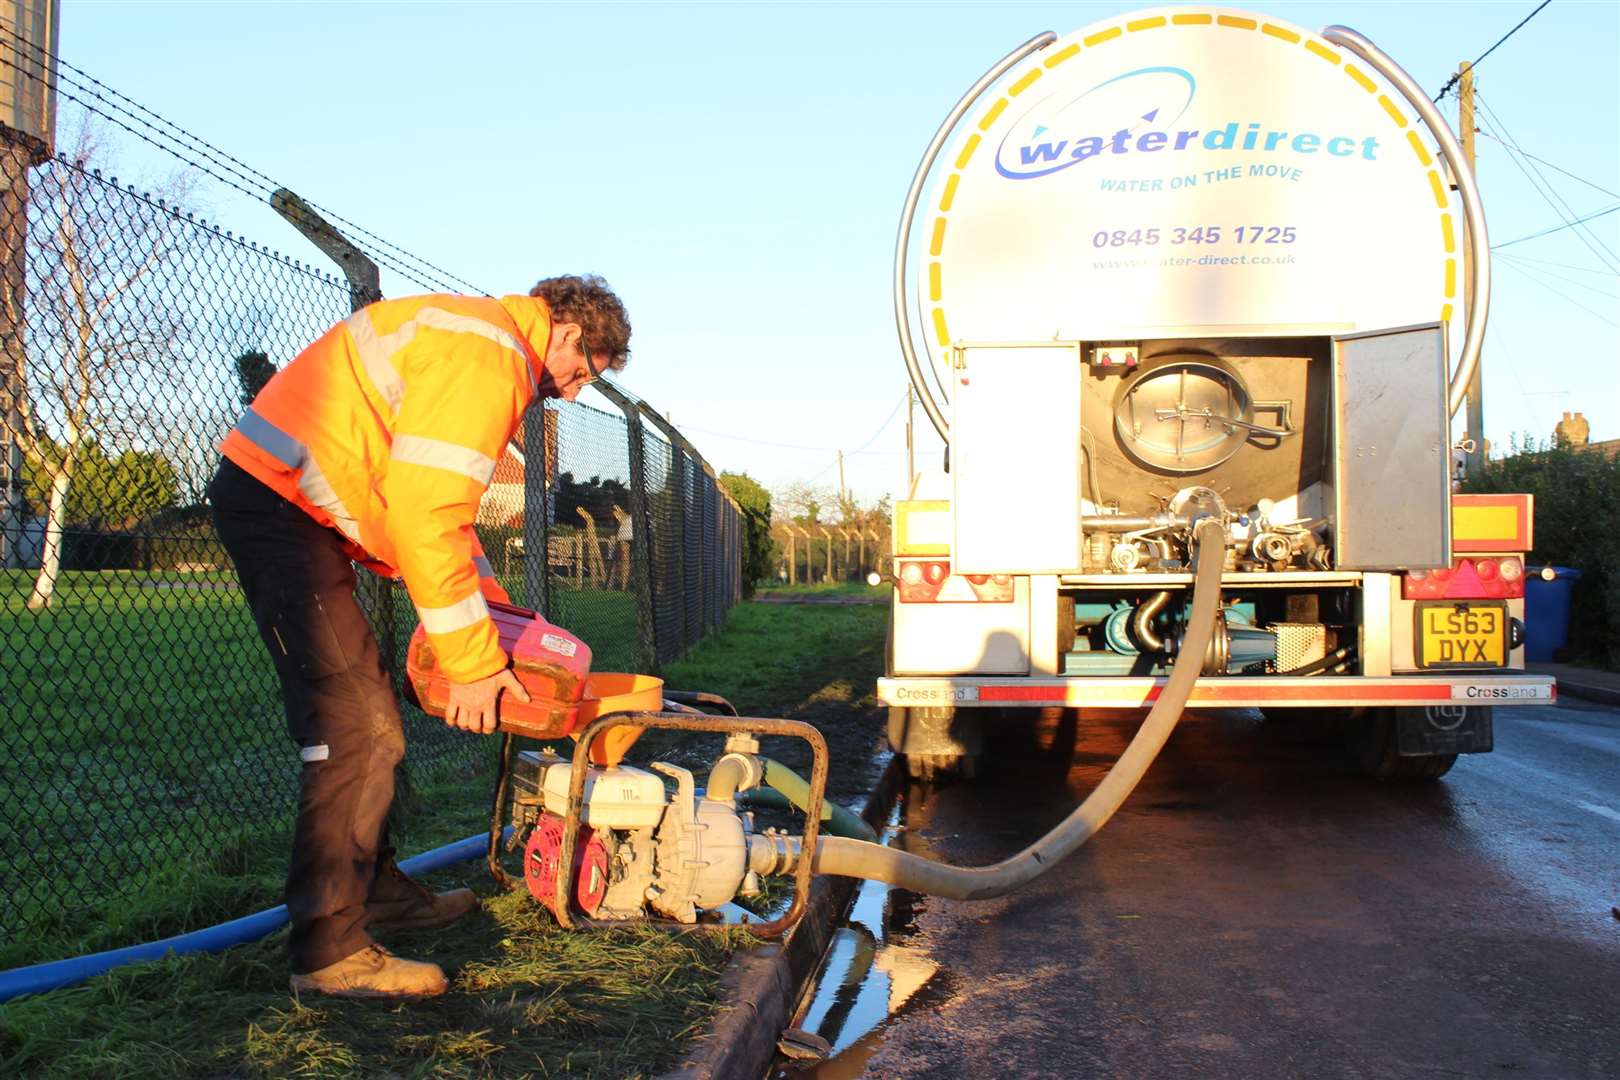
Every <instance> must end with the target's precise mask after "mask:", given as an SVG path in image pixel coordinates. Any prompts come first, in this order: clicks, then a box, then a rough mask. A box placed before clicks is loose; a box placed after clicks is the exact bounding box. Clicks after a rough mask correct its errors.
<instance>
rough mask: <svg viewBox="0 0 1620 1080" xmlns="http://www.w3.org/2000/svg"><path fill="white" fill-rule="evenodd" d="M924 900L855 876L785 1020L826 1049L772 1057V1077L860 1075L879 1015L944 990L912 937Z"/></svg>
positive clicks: (948, 982)
mask: <svg viewBox="0 0 1620 1080" xmlns="http://www.w3.org/2000/svg"><path fill="white" fill-rule="evenodd" d="M902 805H903V804H902V803H901V802H900V801H896V803H895V806H894V809H893V810H892V811H891V812H890V815H889V820H888V823H887V825H886V826H885V828H884V832H883V842H884V843H886V844H892V843H894V842H895V838H896V837H897V836H898V835H899V834H900V832H901V831H902V827H901V825H900V820H901V807H902ZM900 846H906V847H909V846H910V845H900ZM925 903H926V899H925V898H924V897H921V896H918V895H917V894H916V893H912V892H907V891H905V890H904V889H896V888H892V887H891V886H888V885H885V884H883V883H882V882H877V881H863V882H861V883H860V885H859V887H857V889H856V891H855V896H854V900H853V902H852V903H851V904H850V909H849V913H848V915H846V916H845V919H844V922H843V924H842V925H840V926H839V928H838V929H837V930H835V931H833V937H832V942H831V944H830V945H829V947H828V949H827V955H826V957H825V958H824V959H823V961H822V965H821V968H820V970H818V971H817V972H816V976H815V978H814V980H813V981H812V982H811V985H810V987H809V989H808V990H807V991H806V993H805V1000H804V1003H803V1004H802V1005H801V1007H800V1011H799V1013H798V1015H797V1016H796V1017H795V1018H794V1020H793V1022H792V1024H791V1025H790V1026H792V1027H797V1028H802V1029H804V1030H805V1031H810V1032H814V1033H815V1034H817V1035H820V1036H821V1037H822V1038H823V1039H826V1040H827V1042H829V1043H830V1044H832V1054H831V1055H830V1056H829V1057H827V1058H826V1059H825V1060H823V1061H817V1062H798V1061H792V1060H789V1059H787V1058H784V1057H781V1056H778V1057H777V1059H776V1061H775V1062H774V1063H773V1065H772V1066H771V1070H770V1072H769V1073H768V1075H769V1076H770V1077H771V1078H772V1080H789V1078H791V1080H844V1078H846V1077H855V1076H859V1075H860V1074H861V1072H862V1071H863V1070H864V1069H865V1066H866V1062H867V1059H869V1058H870V1057H871V1056H872V1054H873V1053H874V1052H875V1051H876V1050H877V1049H878V1047H880V1046H881V1045H882V1044H883V1038H884V1034H885V1021H887V1020H888V1019H889V1018H891V1017H893V1016H895V1015H896V1014H898V1013H899V1012H900V1011H901V1010H903V1009H906V1008H908V1007H913V1008H914V1007H918V1006H927V1005H930V1004H937V1003H938V1002H941V1001H944V1000H946V999H947V998H949V997H950V996H951V988H952V986H953V985H954V982H955V979H954V976H953V975H952V973H951V972H950V971H948V970H946V969H944V968H942V967H941V966H940V965H939V964H938V963H936V962H935V961H934V960H933V959H932V957H930V956H929V953H928V950H927V948H926V947H924V946H923V944H922V943H920V942H915V941H912V940H911V939H912V938H913V937H914V936H915V934H916V930H917V923H916V918H917V915H918V913H919V912H921V911H922V910H923V907H924V905H925Z"/></svg>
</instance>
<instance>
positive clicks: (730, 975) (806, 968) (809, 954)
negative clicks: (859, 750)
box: [658, 757, 901, 1080]
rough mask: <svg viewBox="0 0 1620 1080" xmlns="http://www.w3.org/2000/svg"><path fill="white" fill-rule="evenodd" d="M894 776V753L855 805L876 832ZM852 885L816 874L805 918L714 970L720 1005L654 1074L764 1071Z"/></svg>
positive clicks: (702, 1077) (695, 1076) (667, 1078)
mask: <svg viewBox="0 0 1620 1080" xmlns="http://www.w3.org/2000/svg"><path fill="white" fill-rule="evenodd" d="M900 776H901V765H900V759H899V758H896V757H891V758H890V759H889V763H888V765H887V766H885V768H884V770H883V773H882V775H881V776H880V777H879V778H878V782H877V784H876V786H875V787H874V788H873V789H872V792H871V793H870V794H869V795H867V797H866V804H865V805H864V806H862V807H861V809H860V815H861V817H862V818H864V819H865V821H866V823H867V824H868V825H871V826H872V828H873V829H875V830H878V831H879V832H881V831H882V828H883V823H884V819H885V817H886V816H887V815H888V812H889V807H890V805H891V804H892V803H893V802H894V797H895V794H896V793H897V792H898V790H899V785H900ZM855 884H856V883H855V880H854V879H853V878H845V877H818V878H816V879H815V880H814V881H813V882H812V883H811V886H810V901H809V904H808V906H807V907H806V908H805V913H804V917H803V918H802V919H800V920H799V924H798V925H797V926H795V927H794V928H793V931H792V932H791V933H790V934H789V935H788V937H787V939H786V940H785V941H782V942H780V943H776V944H770V945H761V946H760V947H759V948H756V949H750V950H748V951H746V952H739V953H737V954H736V955H735V956H733V957H732V958H731V960H730V962H729V963H727V964H726V968H725V970H724V971H723V972H721V975H720V1003H721V1004H720V1011H719V1012H718V1013H717V1014H716V1015H715V1018H714V1019H713V1020H712V1021H711V1022H710V1024H709V1026H708V1028H707V1029H706V1030H705V1031H704V1032H703V1033H702V1034H701V1035H699V1036H697V1038H696V1039H695V1040H694V1045H693V1048H692V1051H691V1052H690V1053H689V1054H688V1055H687V1056H686V1059H685V1060H684V1061H682V1062H681V1063H680V1064H679V1065H677V1066H675V1067H674V1068H673V1069H670V1070H669V1071H667V1072H664V1073H662V1074H660V1075H659V1077H658V1080H757V1078H758V1077H759V1076H761V1075H763V1073H764V1072H765V1069H766V1068H767V1067H768V1066H769V1065H770V1063H771V1058H772V1057H773V1056H774V1055H775V1054H776V1040H777V1038H778V1037H779V1036H780V1035H781V1033H782V1031H783V1029H784V1028H786V1027H787V1025H788V1022H789V1021H790V1020H791V1019H792V1017H793V1011H794V1009H795V1008H796V1006H797V1005H798V1001H799V995H800V993H801V991H802V990H803V989H804V985H805V983H806V982H807V981H808V980H809V979H810V978H811V977H812V976H814V975H815V973H816V969H817V968H818V967H820V966H821V958H822V956H823V955H824V954H825V953H826V951H827V946H828V944H829V943H830V942H831V941H832V934H833V930H834V929H835V928H836V927H837V925H838V921H839V919H840V918H842V917H843V914H844V911H845V909H846V908H847V907H848V906H849V899H850V894H851V893H853V892H854V891H855Z"/></svg>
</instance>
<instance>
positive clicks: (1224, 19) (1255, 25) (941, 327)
mask: <svg viewBox="0 0 1620 1080" xmlns="http://www.w3.org/2000/svg"><path fill="white" fill-rule="evenodd" d="M1165 22H1166V20H1165V17H1164V16H1163V15H1155V16H1152V17H1151V18H1146V19H1134V20H1132V21H1130V22H1127V23H1126V24H1125V25H1124V27H1123V28H1121V27H1118V26H1111V27H1109V28H1108V29H1106V30H1099V31H1098V32H1097V33H1095V34H1091V35H1090V36H1088V37H1086V38H1085V39H1084V40H1085V43H1086V46H1087V47H1088V48H1095V47H1096V46H1098V45H1102V44H1104V43H1105V42H1109V41H1112V40H1114V39H1115V38H1117V37H1120V36H1121V35H1122V34H1123V33H1124V32H1125V31H1130V32H1131V33H1140V32H1142V31H1144V30H1155V29H1158V28H1159V27H1162V26H1164V25H1165ZM1169 22H1170V24H1171V25H1174V26H1208V25H1210V23H1211V22H1214V23H1216V24H1218V25H1220V26H1226V27H1231V28H1232V29H1234V30H1259V31H1260V32H1261V33H1263V34H1265V35H1266V36H1267V37H1270V38H1273V39H1275V40H1277V41H1283V42H1287V43H1288V44H1292V45H1302V46H1303V47H1304V48H1305V51H1306V52H1309V53H1311V54H1312V55H1313V56H1318V57H1320V58H1322V59H1323V60H1326V61H1327V62H1328V63H1330V64H1333V65H1335V66H1339V67H1340V68H1341V70H1342V71H1343V72H1344V73H1345V74H1346V75H1348V76H1349V77H1350V78H1351V79H1352V80H1353V81H1354V82H1355V84H1356V85H1357V86H1359V87H1361V88H1362V89H1363V90H1365V91H1367V92H1368V93H1369V94H1376V95H1377V97H1378V104H1379V106H1380V107H1381V108H1382V109H1383V110H1384V112H1385V113H1386V114H1387V115H1388V116H1389V118H1390V121H1391V122H1392V123H1394V124H1395V125H1396V126H1397V127H1399V128H1402V129H1405V130H1406V140H1407V144H1408V145H1409V146H1411V148H1412V152H1413V153H1414V154H1415V155H1416V156H1417V159H1418V163H1419V164H1420V165H1421V166H1423V168H1424V169H1425V170H1426V172H1427V174H1428V179H1429V187H1430V190H1432V191H1433V192H1434V201H1435V205H1436V206H1438V207H1439V208H1440V232H1441V237H1442V239H1443V240H1444V242H1445V249H1446V253H1447V254H1448V255H1450V254H1454V253H1455V252H1456V250H1457V240H1456V227H1455V226H1454V225H1453V223H1452V219H1451V210H1450V206H1449V205H1448V201H1447V198H1446V187H1445V183H1444V181H1443V180H1442V179H1441V177H1440V174H1439V172H1438V171H1436V170H1435V169H1433V168H1431V167H1430V166H1432V165H1433V164H1434V156H1433V155H1432V154H1430V153H1429V149H1428V147H1426V146H1424V145H1423V140H1422V139H1421V138H1419V137H1418V133H1417V132H1416V131H1415V130H1412V128H1411V121H1410V120H1408V119H1407V117H1406V115H1405V114H1404V113H1402V112H1401V109H1400V107H1399V106H1398V105H1396V103H1395V102H1394V101H1393V100H1391V99H1390V97H1389V96H1388V95H1387V94H1380V93H1379V92H1378V84H1377V83H1375V82H1374V81H1373V80H1372V79H1370V78H1368V77H1367V75H1366V74H1365V73H1364V72H1362V71H1361V70H1360V69H1359V68H1357V67H1356V66H1355V65H1354V64H1350V63H1347V62H1345V60H1344V58H1343V57H1342V56H1341V55H1340V54H1339V53H1338V51H1337V50H1335V49H1333V48H1332V47H1331V46H1328V45H1326V44H1324V43H1322V42H1320V41H1317V40H1316V39H1314V38H1303V39H1302V38H1301V37H1300V35H1299V34H1298V33H1296V32H1294V31H1293V30H1290V29H1288V28H1287V27H1285V26H1277V25H1275V24H1273V23H1264V24H1262V23H1260V22H1259V21H1258V20H1255V19H1245V18H1243V17H1241V16H1238V15H1216V16H1211V15H1207V14H1200V13H1195V12H1188V13H1185V14H1180V15H1171V16H1170V18H1169ZM1079 52H1080V46H1079V45H1078V44H1075V43H1073V42H1071V43H1070V44H1068V45H1066V46H1065V47H1064V48H1062V49H1060V50H1058V51H1057V52H1056V53H1054V54H1052V55H1051V56H1049V57H1047V58H1046V59H1045V60H1044V61H1042V67H1032V68H1030V69H1029V70H1028V71H1026V72H1025V73H1024V74H1023V75H1022V76H1020V77H1019V78H1018V81H1017V82H1014V83H1013V84H1012V85H1011V86H1009V87H1008V88H1007V93H1006V95H1005V96H1003V97H1000V98H997V99H996V100H995V102H994V103H993V104H991V106H990V108H989V109H988V110H986V111H985V114H984V116H983V117H982V118H980V120H979V124H978V127H979V130H980V131H989V130H990V128H991V127H992V126H993V125H994V124H995V122H996V120H997V119H999V118H1000V116H1001V114H1002V113H1003V112H1004V111H1005V110H1006V108H1007V106H1008V105H1009V104H1011V102H1012V99H1013V98H1015V97H1017V96H1018V95H1019V94H1022V93H1023V92H1024V91H1025V90H1028V89H1029V88H1030V87H1031V86H1032V85H1033V84H1034V83H1035V81H1036V80H1037V79H1039V78H1040V77H1041V74H1042V68H1044V69H1045V70H1048V71H1050V70H1051V69H1052V68H1055V67H1057V66H1058V65H1059V64H1061V63H1063V62H1064V61H1065V60H1069V59H1071V58H1072V57H1074V56H1077V55H1078V54H1079ZM979 142H980V138H979V136H978V135H976V134H975V135H970V136H969V137H968V140H967V142H966V143H965V144H964V145H963V147H962V151H961V153H959V154H958V155H957V157H956V169H955V171H953V172H952V173H951V174H950V175H949V176H947V177H946V179H945V193H944V195H943V196H942V197H941V198H940V200H939V209H940V213H942V214H944V213H948V212H949V211H950V209H951V206H952V204H953V203H954V202H955V199H956V189H957V186H958V184H959V183H960V182H961V171H962V169H964V168H965V167H966V166H967V163H968V161H969V160H970V159H971V158H972V157H973V152H974V151H975V150H977V149H978V148H979ZM944 244H945V219H944V218H936V219H935V221H934V232H933V236H932V237H931V238H930V241H929V245H928V253H929V255H931V256H932V257H933V258H934V259H936V260H937V259H938V258H939V255H940V252H941V251H943V250H944ZM941 273H942V265H941V264H940V263H939V262H937V261H935V262H932V263H930V264H929V265H928V286H929V288H928V292H929V300H930V301H932V302H933V303H934V304H935V305H939V304H940V303H941V300H942V296H943V293H942V291H941V285H940V276H941ZM1456 295H1457V260H1456V259H1447V260H1446V269H1445V296H1446V299H1447V300H1452V299H1455V298H1456ZM931 314H932V318H933V322H934V331H935V334H936V337H937V340H938V341H939V343H940V344H941V345H945V346H947V347H948V346H949V343H950V336H949V335H948V334H947V333H946V330H945V327H946V323H945V311H944V308H943V307H940V306H935V307H934V308H933V310H932V312H931ZM1451 314H1452V305H1451V304H1450V303H1446V304H1442V305H1441V307H1440V321H1441V322H1442V323H1449V322H1450V321H1451Z"/></svg>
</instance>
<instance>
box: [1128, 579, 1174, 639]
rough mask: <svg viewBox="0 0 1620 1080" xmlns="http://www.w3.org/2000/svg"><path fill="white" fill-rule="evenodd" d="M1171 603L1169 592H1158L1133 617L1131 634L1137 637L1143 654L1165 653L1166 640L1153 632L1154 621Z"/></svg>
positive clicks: (1144, 602) (1143, 603) (1145, 601)
mask: <svg viewBox="0 0 1620 1080" xmlns="http://www.w3.org/2000/svg"><path fill="white" fill-rule="evenodd" d="M1169 603H1170V593H1169V591H1168V590H1166V591H1163V592H1156V593H1154V594H1153V595H1152V596H1150V597H1148V598H1147V599H1146V600H1144V601H1142V603H1141V604H1140V605H1139V606H1138V607H1137V609H1136V614H1135V615H1133V616H1131V633H1132V635H1134V636H1135V638H1136V642H1137V644H1139V645H1141V646H1142V651H1143V652H1149V653H1162V652H1164V651H1165V647H1164V639H1163V638H1162V637H1160V636H1159V635H1158V634H1157V633H1155V632H1154V630H1153V620H1154V619H1156V618H1158V617H1159V612H1161V611H1163V610H1164V609H1165V607H1166V606H1167V605H1168V604H1169Z"/></svg>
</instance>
